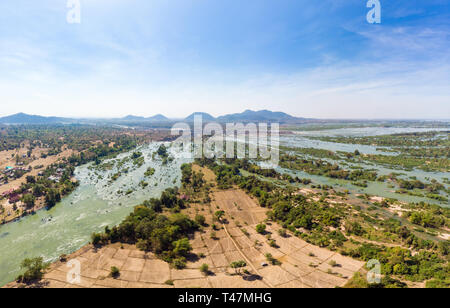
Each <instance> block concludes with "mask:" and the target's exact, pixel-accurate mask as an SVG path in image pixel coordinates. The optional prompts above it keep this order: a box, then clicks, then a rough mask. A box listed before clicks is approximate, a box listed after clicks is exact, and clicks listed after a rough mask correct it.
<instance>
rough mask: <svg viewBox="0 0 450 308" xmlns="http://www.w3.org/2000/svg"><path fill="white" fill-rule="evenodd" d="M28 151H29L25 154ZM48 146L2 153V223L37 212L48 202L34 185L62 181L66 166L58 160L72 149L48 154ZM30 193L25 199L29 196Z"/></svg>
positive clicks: (0, 198) (0, 188)
mask: <svg viewBox="0 0 450 308" xmlns="http://www.w3.org/2000/svg"><path fill="white" fill-rule="evenodd" d="M24 151H26V152H27V153H22V152H24ZM46 153H47V152H44V149H41V148H36V149H34V150H30V149H28V150H27V149H26V148H21V149H17V150H15V151H3V152H1V155H0V159H1V160H0V168H1V169H0V224H4V223H7V222H11V221H14V220H16V219H18V218H20V217H22V216H26V215H28V214H32V213H34V212H35V211H36V210H38V209H41V208H43V207H45V206H46V205H47V203H46V200H45V194H44V193H43V192H39V191H36V189H35V188H33V187H32V184H36V183H37V182H43V181H45V182H49V184H46V185H45V184H44V185H43V186H44V187H47V186H49V185H50V186H51V185H52V184H50V183H54V184H59V183H60V182H61V179H62V178H63V176H64V174H65V172H66V168H64V167H63V166H62V165H61V166H60V165H58V164H57V163H60V164H61V162H62V160H63V158H65V157H68V155H69V153H70V154H71V153H72V151H65V152H62V153H60V154H57V155H53V156H50V155H47V154H46ZM27 195H29V196H28V197H26V198H25V196H27Z"/></svg>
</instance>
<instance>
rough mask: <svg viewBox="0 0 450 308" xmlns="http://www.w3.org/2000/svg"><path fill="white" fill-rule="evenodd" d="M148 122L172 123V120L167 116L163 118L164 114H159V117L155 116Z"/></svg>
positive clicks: (148, 119)
mask: <svg viewBox="0 0 450 308" xmlns="http://www.w3.org/2000/svg"><path fill="white" fill-rule="evenodd" d="M147 121H150V122H167V121H170V119H169V118H167V117H165V116H163V115H162V114H157V115H154V116H153V117H149V118H147Z"/></svg>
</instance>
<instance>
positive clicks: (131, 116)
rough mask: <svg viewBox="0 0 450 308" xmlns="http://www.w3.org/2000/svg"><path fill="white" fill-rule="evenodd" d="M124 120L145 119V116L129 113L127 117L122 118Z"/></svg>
mask: <svg viewBox="0 0 450 308" xmlns="http://www.w3.org/2000/svg"><path fill="white" fill-rule="evenodd" d="M120 120H122V121H145V118H144V117H139V116H134V115H127V116H126V117H123V118H121V119H120Z"/></svg>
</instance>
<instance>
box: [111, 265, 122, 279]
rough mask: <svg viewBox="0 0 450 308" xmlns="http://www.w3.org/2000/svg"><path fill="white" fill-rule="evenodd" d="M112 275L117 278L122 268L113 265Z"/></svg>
mask: <svg viewBox="0 0 450 308" xmlns="http://www.w3.org/2000/svg"><path fill="white" fill-rule="evenodd" d="M110 275H111V277H112V278H114V279H116V278H118V277H119V276H120V270H119V269H118V268H117V267H115V266H113V267H111V272H110Z"/></svg>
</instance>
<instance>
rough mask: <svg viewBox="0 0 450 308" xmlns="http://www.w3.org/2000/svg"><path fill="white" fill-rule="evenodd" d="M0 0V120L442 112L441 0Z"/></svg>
mask: <svg viewBox="0 0 450 308" xmlns="http://www.w3.org/2000/svg"><path fill="white" fill-rule="evenodd" d="M67 2H68V1H67V0H39V1H35V0H3V1H0V12H1V18H0V73H1V74H0V107H1V108H0V116H3V115H8V114H12V113H16V112H26V113H32V114H42V115H56V116H79V117H84V116H91V117H113V116H124V115H127V114H135V115H143V116H150V115H153V114H156V113H163V114H165V115H167V116H171V117H183V116H186V115H187V114H189V113H191V112H193V111H205V112H209V113H211V114H213V115H220V114H225V113H232V112H241V111H243V110H244V109H271V110H276V111H285V112H288V113H290V114H293V115H296V116H303V117H316V118H450V1H448V0H427V1H424V0H395V1H392V0H381V1H380V2H381V5H382V20H381V24H379V25H373V24H369V23H368V22H367V21H366V14H367V12H368V11H369V10H370V9H368V8H367V7H366V2H367V1H366V0H320V1H319V0H295V1H294V0H292V1H291V0H80V3H81V23H80V24H69V23H68V22H67V21H66V15H67V13H68V11H69V9H68V8H67Z"/></svg>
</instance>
